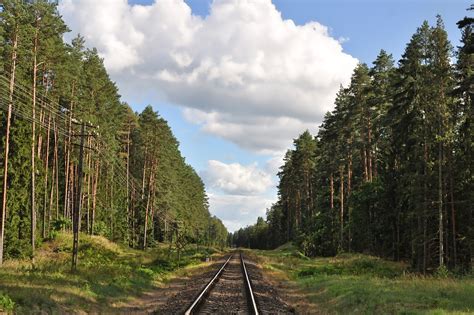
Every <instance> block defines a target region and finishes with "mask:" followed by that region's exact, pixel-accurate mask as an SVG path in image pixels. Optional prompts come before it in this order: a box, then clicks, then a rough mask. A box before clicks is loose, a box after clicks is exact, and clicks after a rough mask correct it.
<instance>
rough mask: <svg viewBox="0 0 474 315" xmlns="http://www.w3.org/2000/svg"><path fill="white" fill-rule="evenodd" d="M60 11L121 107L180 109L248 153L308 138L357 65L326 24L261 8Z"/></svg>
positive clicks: (95, 6)
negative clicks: (95, 55) (91, 52)
mask: <svg viewBox="0 0 474 315" xmlns="http://www.w3.org/2000/svg"><path fill="white" fill-rule="evenodd" d="M60 12H61V13H62V14H63V16H64V18H65V20H66V21H67V23H68V24H69V26H70V28H71V29H72V30H73V32H74V33H77V32H79V33H81V34H83V35H84V36H85V38H86V40H87V43H88V44H89V45H91V46H95V47H97V48H98V51H99V52H100V54H101V56H102V57H104V60H105V64H106V67H107V69H108V70H109V71H110V73H111V75H112V77H113V78H114V79H115V80H117V83H118V85H119V87H120V88H121V93H122V95H124V96H125V98H126V100H127V101H130V102H133V101H138V100H140V101H143V99H142V97H143V96H142V95H144V94H146V95H154V96H156V97H157V98H161V99H160V100H159V101H163V100H166V101H168V102H172V103H174V104H177V105H180V106H182V107H183V108H185V110H184V115H185V117H186V118H187V119H188V120H189V121H192V122H194V123H196V122H198V123H200V124H201V125H202V129H203V130H204V131H205V132H208V133H210V134H214V135H217V136H219V137H222V138H224V139H227V140H229V141H232V142H234V143H236V144H238V145H240V146H241V147H243V148H246V149H249V150H252V151H254V152H260V153H275V152H281V151H282V150H283V149H284V148H285V147H287V146H288V145H290V144H291V139H292V138H294V137H296V136H297V135H298V134H299V133H300V132H302V131H303V130H305V129H310V130H313V131H314V130H315V128H316V126H317V124H318V123H319V122H320V121H321V120H322V117H323V115H324V113H325V112H326V111H328V110H330V109H331V108H332V104H333V100H334V98H335V95H336V92H337V90H338V88H339V85H340V84H347V83H348V82H349V79H350V75H351V72H352V69H353V68H354V66H355V65H356V63H357V60H356V59H355V58H353V57H351V56H350V55H348V54H347V53H344V52H343V49H342V46H341V41H340V40H338V39H334V38H333V37H331V35H330V34H329V31H328V28H327V27H326V26H324V25H321V24H319V23H318V22H309V23H306V24H304V25H296V24H295V23H294V22H293V21H292V20H284V19H283V18H282V16H281V14H280V12H278V10H277V9H276V8H275V6H274V5H273V4H272V2H271V0H215V1H214V2H213V3H212V5H211V10H210V13H209V15H208V16H207V17H205V18H202V17H200V16H197V15H193V13H192V11H191V9H190V8H189V6H188V5H187V4H186V3H185V2H184V1H183V0H156V1H155V2H154V3H153V4H152V5H149V6H141V5H133V6H132V5H129V4H128V3H127V0H101V1H97V0H63V1H62V2H61V3H60ZM149 91H156V92H154V93H151V92H149ZM150 93H151V94H150ZM147 101H148V102H149V101H150V100H147Z"/></svg>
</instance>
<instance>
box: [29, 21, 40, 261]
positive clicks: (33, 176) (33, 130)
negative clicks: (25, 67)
mask: <svg viewBox="0 0 474 315" xmlns="http://www.w3.org/2000/svg"><path fill="white" fill-rule="evenodd" d="M38 23H39V18H38V17H37V18H36V29H35V37H34V45H33V91H32V101H31V103H32V107H31V117H32V119H31V194H30V197H31V201H30V202H31V205H30V206H31V259H32V261H33V263H34V260H35V247H36V182H35V181H36V166H35V159H36V156H35V153H36V152H35V149H36V144H35V143H36V72H37V59H36V58H37V50H38Z"/></svg>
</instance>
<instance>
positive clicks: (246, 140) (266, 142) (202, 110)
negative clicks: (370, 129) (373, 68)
mask: <svg viewBox="0 0 474 315" xmlns="http://www.w3.org/2000/svg"><path fill="white" fill-rule="evenodd" d="M469 5H470V3H469V1H463V0H450V1H448V0H445V1H438V0H433V1H428V0H411V1H410V0H399V1H391V0H390V1H388V0H387V1H384V0H378V1H377V0H363V1H356V0H273V1H271V2H270V0H215V1H211V0H184V2H183V0H157V1H156V2H155V0H128V2H127V0H110V1H106V0H104V1H89V0H62V1H61V2H60V11H61V13H62V14H63V16H64V18H65V20H66V23H67V24H68V25H69V26H70V28H71V29H72V34H75V33H78V32H80V33H81V34H83V35H84V36H85V38H86V43H87V45H89V46H94V47H97V48H98V51H99V53H100V54H101V56H102V57H103V58H104V62H105V65H106V67H107V69H108V71H109V73H110V74H111V77H112V79H113V80H115V81H116V82H117V85H118V87H119V89H120V92H121V94H122V96H123V99H124V101H127V102H128V103H129V104H130V105H131V106H132V108H133V109H134V110H136V111H141V110H142V109H143V108H144V107H145V106H146V105H148V104H151V105H152V106H153V107H154V109H155V110H157V111H158V112H159V113H160V114H161V115H162V116H163V117H164V118H165V119H166V120H167V121H168V122H169V124H170V125H171V127H172V129H173V132H174V134H175V135H176V137H177V139H178V140H179V142H180V144H181V146H180V149H181V151H182V153H183V155H184V156H185V157H186V160H187V162H188V163H190V164H191V165H192V166H193V167H194V168H195V169H196V170H197V171H198V172H199V173H200V174H201V175H202V177H203V179H204V181H205V183H206V187H207V191H208V193H209V195H210V205H211V212H213V213H214V214H216V215H217V216H219V217H220V218H221V219H222V220H223V221H224V224H226V226H227V227H228V228H229V229H230V230H235V229H237V228H239V227H242V226H245V225H247V224H250V223H252V222H255V220H256V217H257V216H263V215H264V214H265V208H266V207H269V206H270V205H271V203H272V202H273V201H275V200H276V188H275V186H276V184H277V181H276V176H275V173H276V171H277V169H278V166H279V164H280V163H281V157H282V155H283V153H284V151H285V149H286V148H288V147H289V146H290V145H291V141H292V138H294V137H296V136H297V135H298V134H299V133H301V132H303V131H304V130H305V129H309V130H310V131H312V132H316V131H317V126H318V125H319V123H320V121H321V119H322V117H323V115H324V113H325V112H326V111H328V110H330V109H331V106H332V100H333V98H334V96H335V93H336V91H337V89H338V87H339V85H340V84H347V83H348V80H349V78H350V75H351V72H352V69H353V67H354V66H355V65H356V64H357V62H358V61H360V62H365V63H368V64H369V65H370V64H371V63H372V61H373V60H374V59H375V57H376V56H377V54H378V52H379V51H380V49H382V48H383V49H385V50H386V51H388V52H389V53H392V54H393V56H394V58H395V59H396V60H398V59H399V58H400V55H401V54H402V53H403V50H404V48H405V45H406V43H407V42H408V41H409V40H410V37H411V36H412V34H413V33H414V32H415V31H416V28H417V27H418V26H420V25H421V23H422V22H423V20H428V21H429V22H430V23H432V24H433V23H434V22H435V17H436V15H437V14H441V16H442V17H443V19H444V22H445V25H446V29H447V31H448V34H449V37H450V39H451V41H452V43H453V46H456V45H457V44H458V41H459V31H458V29H457V27H456V22H457V21H458V20H459V19H461V18H462V17H464V16H465V15H467V11H466V8H467V7H468V6H469ZM211 8H212V9H211ZM280 14H281V17H280ZM313 22H317V23H313ZM97 29H101V32H97Z"/></svg>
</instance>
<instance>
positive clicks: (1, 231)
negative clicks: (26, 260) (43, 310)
mask: <svg viewBox="0 0 474 315" xmlns="http://www.w3.org/2000/svg"><path fill="white" fill-rule="evenodd" d="M12 46H13V49H12V57H11V62H12V65H11V69H10V87H9V95H8V112H7V130H6V135H5V150H4V160H3V161H4V165H3V190H2V213H1V215H0V220H1V222H0V266H2V265H3V247H4V244H3V240H4V236H5V220H6V214H7V189H8V155H9V150H10V127H11V118H12V106H13V92H14V88H15V74H16V58H17V48H18V25H16V26H15V31H14V34H13V41H12Z"/></svg>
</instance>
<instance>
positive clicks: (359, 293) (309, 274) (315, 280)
mask: <svg viewBox="0 0 474 315" xmlns="http://www.w3.org/2000/svg"><path fill="white" fill-rule="evenodd" d="M255 253H256V254H258V256H260V257H261V258H260V262H261V264H262V265H263V266H264V268H266V269H268V270H270V271H275V270H276V271H278V272H280V273H283V274H284V275H285V276H286V277H287V278H288V279H290V281H292V282H293V283H295V284H296V286H297V287H298V288H299V289H300V290H301V292H302V293H303V294H304V295H305V296H306V297H307V299H308V300H309V301H310V302H311V303H312V304H314V307H315V308H317V309H318V310H320V311H321V312H323V313H328V314H469V313H474V298H473V297H474V277H473V276H472V275H470V276H466V277H463V278H452V277H439V276H420V275H415V274H411V273H409V272H408V268H407V266H406V265H404V264H403V263H396V262H391V261H386V260H383V259H380V258H377V257H372V256H368V255H362V254H342V255H338V256H336V257H331V258H311V259H310V258H307V257H304V258H303V257H299V256H300V255H301V253H300V252H299V251H298V250H297V249H296V248H295V247H294V246H292V245H288V244H287V245H285V246H283V247H280V248H277V249H276V250H273V251H255Z"/></svg>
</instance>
